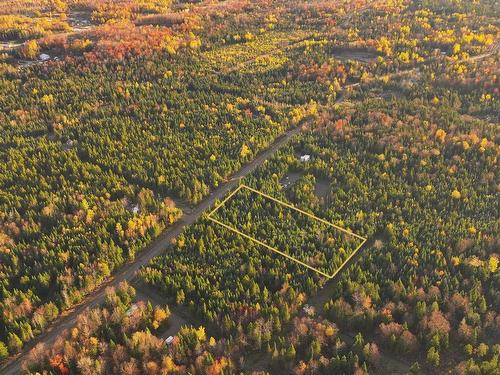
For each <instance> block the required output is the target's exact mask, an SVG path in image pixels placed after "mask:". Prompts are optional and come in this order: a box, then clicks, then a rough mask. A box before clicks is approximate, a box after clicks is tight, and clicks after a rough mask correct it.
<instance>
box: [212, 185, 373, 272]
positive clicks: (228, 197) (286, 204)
mask: <svg viewBox="0 0 500 375" xmlns="http://www.w3.org/2000/svg"><path fill="white" fill-rule="evenodd" d="M243 188H244V189H247V190H250V191H252V192H254V193H257V194H259V195H261V196H263V197H265V198H268V199H271V200H272V201H274V202H276V203H279V204H282V205H284V206H286V207H288V208H291V209H292V210H295V211H298V212H300V213H301V214H304V215H306V216H309V217H310V218H312V219H315V220H318V221H320V222H321V223H323V224H327V225H329V226H331V227H333V228H335V229H338V230H340V231H341V232H344V233H346V234H348V235H351V236H353V237H356V238H358V239H360V240H362V242H361V244H360V245H359V246H358V247H357V248H356V249H355V250H354V251H353V252H352V253H351V255H349V256H348V257H347V259H346V260H345V261H344V262H343V263H342V264H341V265H340V266H339V268H338V269H337V270H336V271H335V272H334V273H333V274H331V275H328V274H327V273H325V272H323V271H320V270H319V269H317V268H314V267H312V266H310V265H308V264H306V263H304V262H302V261H300V260H298V259H297V258H294V257H292V256H290V255H288V254H285V253H284V252H282V251H280V250H278V249H277V248H275V247H272V246H269V245H267V244H265V243H264V242H262V241H259V240H258V239H256V238H254V237H252V236H249V235H247V234H245V233H243V232H241V231H239V230H238V229H236V228H233V227H231V226H229V225H227V224H224V223H223V222H221V221H219V220H217V219H214V218H213V217H212V215H213V214H214V213H215V212H216V211H217V210H218V209H219V208H221V207H222V206H223V205H224V204H225V203H226V202H227V201H228V200H229V199H231V197H233V196H234V195H235V194H236V193H237V192H238V191H240V190H241V189H243ZM207 219H209V220H212V221H213V222H214V223H216V224H219V225H221V226H223V227H224V228H226V229H229V230H230V231H232V232H234V233H236V234H239V235H240V236H242V237H245V238H247V239H249V240H250V241H253V242H255V243H256V244H258V245H261V246H264V247H265V248H266V249H269V250H271V251H274V252H275V253H278V254H280V255H282V256H284V257H285V258H288V259H290V260H292V261H294V262H296V263H298V264H300V265H301V266H304V267H307V268H309V269H310V270H313V271H315V272H317V273H319V274H320V275H322V276H325V277H327V278H329V279H333V278H334V277H335V276H336V275H337V274H338V273H339V272H340V271H341V270H342V269H343V268H344V267H345V265H346V264H347V263H348V262H349V260H351V258H352V257H353V256H354V255H356V253H357V252H358V251H359V249H361V247H362V246H363V245H364V244H365V243H366V241H368V239H367V238H365V237H361V236H359V235H357V234H356V233H353V232H350V231H348V230H346V229H344V228H341V227H339V226H338V225H335V224H332V223H330V222H328V221H326V220H323V219H321V218H319V217H317V216H314V215H313V214H310V213H309V212H306V211H304V210H301V209H300V208H297V207H295V206H293V205H291V204H290V203H286V202H284V201H282V200H279V199H276V198H274V197H271V196H270V195H267V194H265V193H263V192H261V191H258V190H255V189H254V188H251V187H250V186H247V185H245V184H240V185H239V186H238V187H237V188H236V189H235V190H234V191H233V192H232V193H231V194H229V195H228V196H227V197H226V198H225V199H224V200H223V201H222V202H221V203H219V204H218V205H217V206H216V207H215V208H214V209H213V210H212V211H210V213H209V214H208V215H207Z"/></svg>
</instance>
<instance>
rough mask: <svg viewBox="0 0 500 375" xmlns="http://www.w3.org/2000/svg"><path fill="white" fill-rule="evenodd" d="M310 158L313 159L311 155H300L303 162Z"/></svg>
mask: <svg viewBox="0 0 500 375" xmlns="http://www.w3.org/2000/svg"><path fill="white" fill-rule="evenodd" d="M309 160H311V155H302V156H301V157H300V161H302V162H306V161H309Z"/></svg>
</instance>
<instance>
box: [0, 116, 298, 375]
mask: <svg viewBox="0 0 500 375" xmlns="http://www.w3.org/2000/svg"><path fill="white" fill-rule="evenodd" d="M300 129H301V126H300V125H299V126H297V127H294V128H290V129H289V130H288V131H286V132H285V133H284V134H282V135H281V136H279V137H278V138H277V139H276V140H275V141H274V143H272V144H271V146H269V148H267V149H265V150H263V151H261V152H260V153H259V154H257V156H256V157H255V159H254V160H252V161H251V162H250V163H248V164H246V165H244V166H243V167H242V168H241V169H240V170H239V171H238V172H236V173H235V174H234V175H233V176H232V177H231V178H230V179H229V180H227V181H226V182H224V183H223V184H221V185H220V186H219V187H218V188H217V189H215V190H213V192H212V193H211V194H210V195H208V196H207V197H206V198H205V199H203V200H202V201H201V202H200V203H198V204H197V205H196V206H194V207H193V208H192V210H189V211H188V212H184V214H183V216H182V217H181V219H180V220H179V221H177V222H176V223H175V224H174V225H172V226H171V227H169V228H168V229H166V230H165V231H164V232H163V233H162V234H161V235H160V236H158V237H157V238H156V239H155V240H154V241H153V242H152V243H151V244H149V246H147V247H146V248H145V249H144V250H143V251H142V252H140V253H139V254H138V255H137V257H136V258H135V259H134V260H133V261H131V262H129V263H127V264H125V265H124V266H123V267H121V268H120V269H119V270H118V271H117V272H116V273H115V274H114V275H113V276H112V277H111V278H110V279H109V280H107V281H106V282H104V283H103V284H101V285H100V286H99V287H98V288H97V289H96V290H94V291H93V292H92V293H90V294H88V295H87V296H86V297H85V299H84V300H83V301H82V302H81V303H79V304H78V305H76V306H74V307H73V308H71V309H69V310H66V311H65V312H64V313H63V314H62V315H61V316H60V317H59V318H57V319H56V320H55V321H54V322H52V324H51V325H50V327H49V328H48V329H47V330H46V331H45V332H43V333H42V334H41V335H40V336H37V337H35V338H34V339H33V340H32V341H30V342H29V343H27V344H26V345H25V347H24V348H23V350H22V351H21V353H20V354H18V355H17V356H16V357H15V358H13V359H12V360H11V361H9V362H7V364H5V365H4V366H3V367H2V368H0V374H2V375H17V374H20V373H21V364H22V362H23V360H24V357H25V356H26V355H27V354H28V353H29V351H30V350H31V349H32V348H34V347H35V346H36V345H37V344H39V343H43V344H46V345H50V344H51V343H53V342H54V341H55V339H56V338H57V336H59V335H60V334H61V333H62V332H63V331H64V330H65V329H67V328H70V327H72V326H73V325H74V324H75V322H76V318H77V316H78V315H80V314H81V313H83V312H84V311H85V310H86V309H91V308H93V307H96V306H98V305H99V304H101V303H102V302H103V301H104V297H105V291H106V288H108V287H116V286H118V284H119V283H121V282H122V281H131V280H132V279H133V278H134V277H135V275H136V273H137V271H138V270H139V269H140V268H141V267H142V266H144V265H146V264H148V263H149V261H150V260H151V259H152V258H154V257H156V256H158V255H160V254H161V253H162V252H163V251H164V250H165V248H166V247H167V246H168V245H169V244H170V242H171V240H172V239H174V238H176V237H177V236H178V235H179V234H180V233H181V232H182V230H183V229H184V228H185V227H186V226H189V225H191V224H193V223H194V222H195V221H196V220H197V219H198V218H199V217H200V216H201V215H202V214H203V213H204V212H205V211H206V210H207V209H208V208H210V207H211V206H212V205H213V204H214V203H215V202H216V201H217V200H221V199H222V198H223V197H224V196H225V195H226V194H227V193H228V192H229V191H230V190H232V189H233V188H234V187H236V186H237V185H238V183H239V180H240V178H242V177H245V176H247V175H248V174H250V173H251V172H253V171H254V170H255V169H256V168H257V167H258V166H259V165H261V164H262V163H263V162H264V161H265V160H267V159H269V158H270V157H271V156H273V154H274V153H275V152H276V151H277V150H278V149H279V148H281V147H282V146H283V145H285V144H287V143H288V142H289V141H290V139H291V138H293V136H295V135H296V134H298V133H299V132H300Z"/></svg>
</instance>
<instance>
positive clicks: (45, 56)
mask: <svg viewBox="0 0 500 375" xmlns="http://www.w3.org/2000/svg"><path fill="white" fill-rule="evenodd" d="M39 57H40V60H41V61H47V60H50V56H49V55H47V54H46V53H42V54H41V55H40V56H39Z"/></svg>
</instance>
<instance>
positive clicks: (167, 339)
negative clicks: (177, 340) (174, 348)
mask: <svg viewBox="0 0 500 375" xmlns="http://www.w3.org/2000/svg"><path fill="white" fill-rule="evenodd" d="M172 341H174V336H168V337H167V338H166V339H165V344H167V345H170V344H171V343H172Z"/></svg>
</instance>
